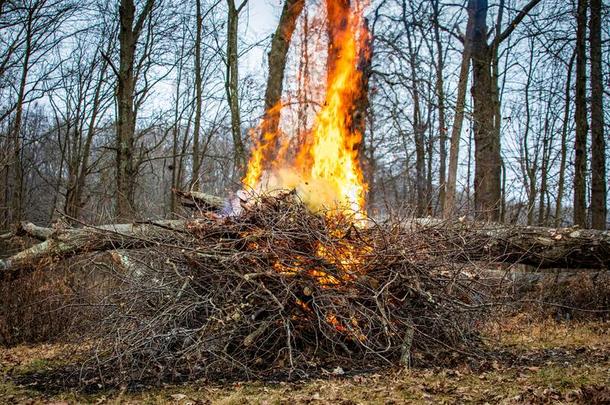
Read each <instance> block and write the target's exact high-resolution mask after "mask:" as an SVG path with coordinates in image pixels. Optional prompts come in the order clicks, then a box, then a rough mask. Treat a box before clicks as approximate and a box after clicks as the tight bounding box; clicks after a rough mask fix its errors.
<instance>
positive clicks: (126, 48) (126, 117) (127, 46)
mask: <svg viewBox="0 0 610 405" xmlns="http://www.w3.org/2000/svg"><path fill="white" fill-rule="evenodd" d="M153 5H154V0H147V1H146V4H145V5H144V8H143V10H142V11H141V13H140V15H139V16H138V17H137V19H136V6H135V4H134V0H121V5H120V7H119V19H120V29H119V46H120V52H119V54H120V62H119V70H118V77H117V112H118V122H117V145H116V181H117V183H116V184H117V196H116V216H117V218H119V219H123V220H125V219H131V218H133V217H134V215H135V205H134V204H135V201H134V191H135V183H136V175H137V168H136V165H135V162H134V137H135V126H136V110H135V108H134V97H135V85H136V77H135V73H134V72H135V71H134V65H135V54H136V46H137V43H138V39H139V37H140V33H141V32H142V28H143V27H144V22H145V21H146V19H147V18H148V16H149V15H150V13H151V12H152V8H153Z"/></svg>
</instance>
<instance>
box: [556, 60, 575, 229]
mask: <svg viewBox="0 0 610 405" xmlns="http://www.w3.org/2000/svg"><path fill="white" fill-rule="evenodd" d="M575 57H576V52H573V53H572V57H571V58H570V61H569V62H568V76H567V79H566V87H565V92H564V97H565V105H564V110H563V125H562V126H561V157H560V161H559V185H558V186H557V201H556V202H555V226H557V227H559V226H560V225H561V218H562V208H563V193H564V188H565V176H566V162H567V155H568V151H567V149H568V146H567V139H568V126H569V119H570V99H571V97H570V93H571V92H570V88H571V85H572V70H573V69H574V58H575Z"/></svg>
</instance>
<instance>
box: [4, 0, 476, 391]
mask: <svg viewBox="0 0 610 405" xmlns="http://www.w3.org/2000/svg"><path fill="white" fill-rule="evenodd" d="M325 4H326V6H327V7H326V8H327V10H326V11H327V15H328V24H329V27H328V32H329V36H330V38H329V41H330V45H331V46H330V47H329V55H328V59H329V60H328V63H327V66H328V69H327V76H328V82H327V88H326V92H325V99H324V102H323V103H321V107H320V109H319V110H318V111H317V113H316V116H315V119H314V120H313V124H312V126H311V128H310V129H308V130H307V131H305V132H304V133H300V134H297V136H289V134H287V133H285V132H282V131H281V130H280V129H279V127H277V125H271V124H270V121H274V120H278V119H279V116H278V114H279V110H281V105H280V106H277V107H274V108H273V109H272V111H268V112H267V114H266V116H265V118H264V119H263V123H262V125H261V128H260V130H259V131H258V133H259V135H260V136H259V137H258V139H257V140H256V141H255V145H254V149H253V151H252V154H251V159H250V162H249V164H248V167H247V170H246V174H245V176H244V179H243V188H244V190H243V193H244V195H245V196H246V197H245V198H244V199H243V200H241V201H240V200H235V199H234V200H233V201H232V204H227V205H228V206H230V207H229V208H227V209H226V210H225V212H224V214H223V215H219V214H217V213H211V212H209V211H208V212H202V214H201V215H199V216H197V217H196V218H195V219H191V220H188V221H156V222H154V223H146V224H122V225H116V226H106V227H85V228H84V229H83V230H81V231H79V230H68V231H66V232H64V233H63V234H61V235H59V236H56V237H54V238H51V240H50V241H47V242H43V243H41V244H40V246H39V247H34V248H32V249H30V250H28V251H24V252H22V253H20V254H18V255H16V256H14V257H12V258H10V259H8V260H7V261H5V267H7V268H9V267H13V268H18V267H21V268H23V267H28V266H30V263H32V262H34V259H36V260H37V261H38V262H40V261H41V260H42V261H43V262H44V265H45V266H47V267H52V266H53V265H54V264H55V263H56V261H54V259H50V260H47V259H46V256H49V257H51V258H52V257H59V256H61V255H72V256H75V255H80V256H82V258H83V260H82V261H84V263H83V264H82V265H81V267H80V268H81V269H82V268H88V267H89V266H92V265H93V266H95V268H96V271H101V270H103V269H106V273H107V276H106V278H104V280H105V281H104V282H105V283H107V284H106V285H109V286H111V287H110V288H108V290H107V291H108V292H107V293H106V294H105V295H103V297H102V299H101V301H100V302H99V305H96V308H99V316H100V318H101V321H100V322H101V324H100V325H98V326H96V328H95V330H94V331H93V336H89V335H88V334H87V333H83V335H85V336H87V338H90V339H89V341H90V342H94V346H95V347H94V350H95V356H94V358H95V366H96V367H94V368H95V369H96V374H98V375H102V376H105V377H108V378H110V379H114V378H116V375H117V372H118V375H119V377H118V378H119V379H120V380H127V381H135V380H142V379H147V378H152V379H155V378H156V379H161V380H168V379H183V378H197V377H206V378H252V377H262V378H265V377H267V378H269V377H274V376H290V377H301V376H305V375H309V374H311V373H315V372H319V371H321V370H323V369H326V370H364V369H374V368H378V367H387V366H398V365H404V366H409V365H411V364H414V365H424V364H438V363H439V361H441V360H446V359H452V358H453V357H454V356H453V355H455V354H456V353H462V354H464V353H466V352H469V351H470V349H472V344H473V343H474V342H476V337H475V335H474V333H473V330H474V326H473V325H474V323H475V322H476V316H475V314H476V312H477V311H476V308H478V306H477V304H478V303H477V302H475V297H476V295H475V293H474V292H475V291H476V289H474V288H473V284H472V283H473V280H471V279H469V278H468V277H466V276H465V275H464V273H463V272H462V271H461V270H460V267H458V265H456V264H454V260H453V258H454V257H455V256H456V255H459V251H458V248H457V247H455V246H456V245H455V244H453V243H452V242H451V240H450V239H449V237H447V238H446V240H445V239H444V238H443V232H442V231H441V230H439V229H434V228H432V227H427V228H425V229H419V230H417V229H412V228H411V227H409V226H405V225H404V224H403V223H401V222H400V221H395V222H387V223H384V224H378V223H375V222H374V221H373V220H371V219H369V218H368V217H367V216H366V214H365V209H364V206H365V193H366V184H365V182H364V176H363V174H362V170H361V167H360V159H359V150H360V144H361V143H362V130H363V128H362V125H361V122H359V120H358V114H357V111H358V109H359V106H361V105H362V100H363V98H365V94H364V91H365V88H366V86H365V85H364V84H365V82H366V78H365V77H363V72H362V69H359V66H360V65H361V62H362V59H363V58H364V59H366V58H370V50H369V48H368V45H367V44H368V43H369V40H370V38H369V36H368V31H367V30H366V27H365V22H364V18H363V17H362V13H363V7H364V6H363V4H364V2H361V1H354V2H352V3H351V4H352V5H351V6H350V2H334V1H328V2H325ZM349 7H351V9H349ZM274 128H275V129H274ZM293 135H294V134H293ZM285 190H292V191H285ZM233 208H236V209H233ZM83 234H84V235H86V236H85V237H81V235H83ZM105 251H111V254H110V255H111V257H112V260H110V262H111V264H110V265H108V264H107V263H103V262H102V260H101V258H100V257H99V255H107V253H104V252H105ZM41 252H42V253H41ZM92 252H94V253H92ZM43 253H44V256H45V257H41V256H43ZM45 260H46V261H45ZM108 280H111V281H108ZM338 367H341V368H340V369H338Z"/></svg>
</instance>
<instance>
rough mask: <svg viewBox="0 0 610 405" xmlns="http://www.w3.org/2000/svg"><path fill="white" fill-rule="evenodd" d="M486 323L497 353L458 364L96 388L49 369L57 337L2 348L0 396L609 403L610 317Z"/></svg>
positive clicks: (37, 399)
mask: <svg viewBox="0 0 610 405" xmlns="http://www.w3.org/2000/svg"><path fill="white" fill-rule="evenodd" d="M482 329H483V335H484V337H485V341H486V344H487V345H488V348H489V351H490V353H491V356H490V359H489V360H484V361H480V360H479V361H475V362H464V363H463V364H461V365H458V366H456V367H455V368H435V367H431V368H427V369H411V370H400V371H399V370H391V371H387V372H385V373H377V374H370V373H369V374H359V375H343V376H337V375H332V373H329V374H328V376H327V377H326V378H317V379H312V380H307V381H303V382H289V383H288V382H276V383H272V382H265V383H262V382H242V383H230V384H229V383H226V384H218V383H210V382H206V381H199V382H191V383H189V384H184V385H168V386H165V387H162V388H153V389H150V388H148V389H146V388H143V389H136V390H126V389H124V390H114V391H103V390H97V392H95V391H91V392H83V391H82V390H81V391H78V390H76V389H70V388H65V384H64V381H59V380H58V381H55V382H54V381H52V380H49V378H47V377H45V376H47V375H48V374H49V373H50V372H52V371H53V370H55V369H57V368H58V367H61V365H63V364H66V363H67V362H69V361H70V359H67V358H65V357H63V356H62V355H61V354H60V353H61V352H62V350H61V347H59V346H57V345H37V346H19V347H13V348H0V403H1V404H5V403H6V404H12V403H27V404H40V403H54V404H66V403H69V404H72V403H97V404H116V403H150V404H164V403H176V404H187V403H191V404H207V403H219V404H244V403H263V404H264V403H268V404H275V403H290V404H301V403H321V404H323V403H333V404H334V403H343V404H356V403H405V402H407V403H507V404H512V403H527V404H531V403H534V404H536V403H541V404H542V403H594V404H595V403H598V404H602V403H604V404H605V403H610V388H609V387H610V322H575V321H572V322H565V323H560V322H556V321H554V320H546V321H542V322H541V321H540V320H539V319H533V318H530V317H529V316H528V315H518V316H513V317H511V318H508V319H503V320H502V322H501V323H499V322H492V323H488V324H486V325H484V326H483V328H482ZM51 375H53V373H51ZM56 375H57V374H56ZM55 378H59V379H61V377H55Z"/></svg>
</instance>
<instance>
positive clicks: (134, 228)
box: [0, 195, 610, 279]
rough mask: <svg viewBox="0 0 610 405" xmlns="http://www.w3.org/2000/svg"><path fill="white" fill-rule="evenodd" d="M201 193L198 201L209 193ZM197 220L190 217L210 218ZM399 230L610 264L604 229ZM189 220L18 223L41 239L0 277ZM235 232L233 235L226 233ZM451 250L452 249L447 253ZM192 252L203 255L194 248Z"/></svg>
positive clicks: (464, 248)
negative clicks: (70, 225) (69, 225)
mask: <svg viewBox="0 0 610 405" xmlns="http://www.w3.org/2000/svg"><path fill="white" fill-rule="evenodd" d="M204 196H205V199H204V201H207V200H208V199H209V198H212V199H213V198H217V197H213V196H206V195H204ZM210 220H213V219H206V218H203V219H199V220H195V221H210ZM403 227H404V231H405V232H411V231H415V232H432V233H434V234H437V235H438V237H439V248H440V247H442V246H444V247H445V248H446V249H449V252H447V253H448V254H450V255H451V256H452V258H453V260H455V261H460V262H462V261H464V262H471V261H478V260H482V261H487V262H492V263H522V264H527V265H532V266H536V267H537V268H588V269H600V268H601V269H608V268H610V232H608V231H597V230H581V229H574V228H558V229H557V228H541V227H529V226H525V227H524V226H515V227H509V226H502V225H498V224H481V223H461V222H457V221H456V222H444V221H440V220H435V219H433V218H423V219H414V220H412V221H410V222H406V223H404V224H403ZM188 229H189V222H188V221H181V220H166V221H152V222H145V223H135V224H111V225H102V226H87V227H84V228H81V229H61V230H53V229H50V228H42V227H38V226H35V225H32V224H24V225H23V226H22V232H24V233H27V234H30V232H31V236H33V237H35V238H37V239H45V240H44V241H43V242H41V243H38V244H36V245H34V246H32V247H30V248H29V249H26V250H23V251H21V252H19V253H17V254H15V255H13V256H11V257H9V258H7V259H4V260H0V279H2V278H3V277H4V276H9V275H11V274H12V273H13V272H15V271H18V270H28V269H33V268H36V267H38V268H40V267H39V266H41V265H42V266H44V264H45V263H47V262H46V261H47V260H54V259H58V258H59V259H63V258H67V257H71V256H75V255H78V254H83V253H88V252H95V251H106V250H115V249H142V248H147V247H151V248H154V247H156V246H159V245H163V244H166V245H167V246H168V247H171V246H172V245H173V244H172V241H174V240H176V239H180V238H182V237H184V236H185V235H184V233H185V232H186V233H187V235H186V237H187V238H188V237H189V236H188ZM227 237H236V238H237V237H239V235H234V236H227ZM451 252H453V253H451ZM198 254H203V253H201V251H199V253H198Z"/></svg>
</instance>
